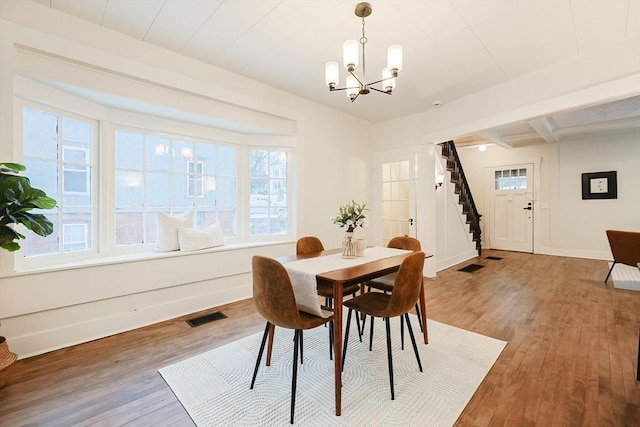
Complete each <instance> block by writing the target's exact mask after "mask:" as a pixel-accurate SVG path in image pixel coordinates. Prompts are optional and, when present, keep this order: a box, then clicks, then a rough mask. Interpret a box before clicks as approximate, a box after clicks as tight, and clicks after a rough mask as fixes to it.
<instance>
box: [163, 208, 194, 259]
mask: <svg viewBox="0 0 640 427" xmlns="http://www.w3.org/2000/svg"><path fill="white" fill-rule="evenodd" d="M194 216H195V211H194V210H193V209H189V210H188V211H186V212H185V213H183V214H181V215H169V214H166V213H163V212H157V214H156V222H157V225H158V227H157V230H158V232H157V238H156V248H155V250H156V252H169V251H177V250H178V249H180V243H179V242H178V228H180V227H193V218H194Z"/></svg>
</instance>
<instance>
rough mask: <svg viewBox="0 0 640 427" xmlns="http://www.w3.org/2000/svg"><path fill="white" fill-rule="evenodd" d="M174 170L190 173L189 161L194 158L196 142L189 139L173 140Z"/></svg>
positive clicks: (175, 171)
mask: <svg viewBox="0 0 640 427" xmlns="http://www.w3.org/2000/svg"><path fill="white" fill-rule="evenodd" d="M172 155H173V172H174V173H188V170H189V166H188V165H189V163H190V162H193V160H194V155H195V153H194V144H193V142H189V141H181V140H176V139H174V140H173V141H172Z"/></svg>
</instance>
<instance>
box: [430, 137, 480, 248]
mask: <svg viewBox="0 0 640 427" xmlns="http://www.w3.org/2000/svg"><path fill="white" fill-rule="evenodd" d="M438 145H439V146H440V147H442V154H441V155H442V157H443V158H444V159H446V161H447V166H446V167H447V171H449V173H450V174H451V183H453V184H454V185H455V193H456V194H457V195H458V203H459V204H460V205H462V214H463V215H464V216H466V223H467V224H469V233H471V235H472V236H473V241H474V242H476V249H477V250H478V255H482V239H481V234H482V232H481V231H480V217H482V215H480V214H479V213H478V209H477V208H476V204H475V203H474V201H473V196H472V195H471V189H470V188H469V183H468V182H467V177H466V176H465V174H464V170H463V169H462V164H461V163H460V157H458V152H457V151H456V146H455V145H454V143H453V141H447V142H442V143H440V144H438Z"/></svg>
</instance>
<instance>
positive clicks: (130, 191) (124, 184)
mask: <svg viewBox="0 0 640 427" xmlns="http://www.w3.org/2000/svg"><path fill="white" fill-rule="evenodd" d="M142 183H143V179H142V173H140V172H125V171H116V208H120V207H125V206H142V205H143V186H142Z"/></svg>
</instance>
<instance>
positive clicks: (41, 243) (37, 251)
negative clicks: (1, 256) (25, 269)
mask: <svg viewBox="0 0 640 427" xmlns="http://www.w3.org/2000/svg"><path fill="white" fill-rule="evenodd" d="M31 212H32V213H36V210H33V211H31ZM37 213H45V212H37ZM46 215H47V218H48V219H49V221H51V223H52V224H53V233H51V234H50V235H48V236H46V237H42V236H38V235H37V234H35V233H30V234H29V236H28V238H27V239H24V240H20V247H22V249H23V251H24V254H25V256H27V257H29V256H36V255H46V254H51V253H56V252H58V238H59V237H60V236H59V233H60V225H61V223H60V219H59V210H58V209H52V210H48V211H46Z"/></svg>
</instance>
